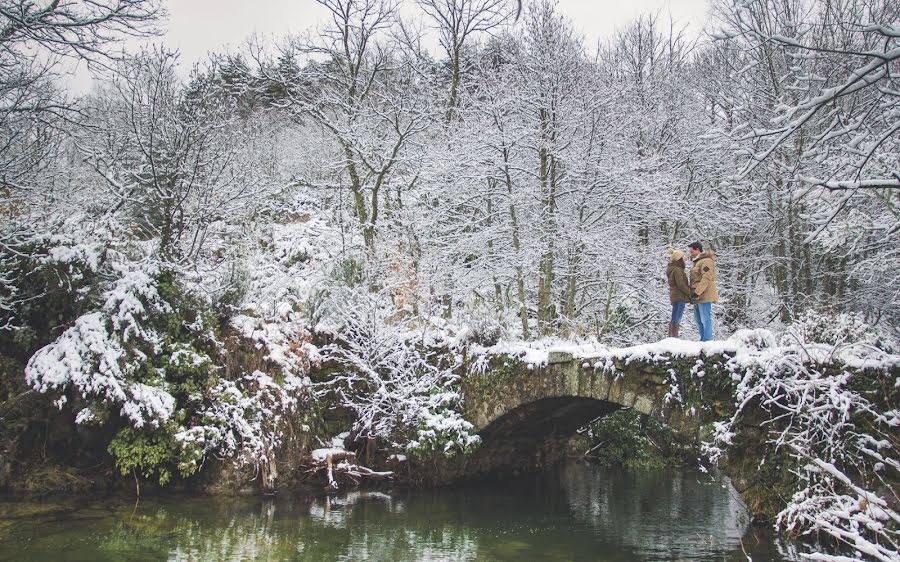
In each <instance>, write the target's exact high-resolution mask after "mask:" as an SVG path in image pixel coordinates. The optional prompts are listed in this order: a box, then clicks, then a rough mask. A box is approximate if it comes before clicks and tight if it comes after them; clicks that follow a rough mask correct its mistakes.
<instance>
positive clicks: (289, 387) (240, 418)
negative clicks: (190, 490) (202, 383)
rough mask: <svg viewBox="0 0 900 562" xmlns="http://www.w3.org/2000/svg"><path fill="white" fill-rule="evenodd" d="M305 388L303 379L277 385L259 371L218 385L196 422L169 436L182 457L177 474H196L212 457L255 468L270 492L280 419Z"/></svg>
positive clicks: (282, 434)
mask: <svg viewBox="0 0 900 562" xmlns="http://www.w3.org/2000/svg"><path fill="white" fill-rule="evenodd" d="M308 389H309V380H308V379H301V378H299V377H295V376H293V375H288V376H286V377H284V380H283V381H282V382H279V381H276V380H275V379H273V378H272V377H271V376H269V375H267V374H266V373H263V372H261V371H254V372H253V373H250V374H249V375H245V376H243V377H241V378H239V379H238V380H236V381H231V380H221V381H219V382H218V383H217V384H216V385H215V386H214V387H213V388H212V389H211V390H210V391H209V392H208V393H207V394H206V397H205V399H203V402H205V405H204V406H202V407H201V408H200V409H199V411H198V415H199V417H200V423H199V424H198V425H195V426H193V427H191V428H189V429H185V430H183V431H180V432H179V433H177V434H176V435H175V439H176V440H177V441H178V442H179V443H180V444H181V446H182V450H183V452H184V455H183V456H184V460H183V461H182V463H183V471H184V472H193V471H195V470H197V469H198V468H199V467H200V465H201V464H202V462H203V460H204V459H205V458H206V457H207V456H209V455H214V456H216V457H218V458H229V459H232V460H233V461H234V462H235V464H236V465H237V466H239V467H242V466H252V467H254V468H255V469H258V470H259V471H260V473H261V474H262V479H263V485H264V486H265V487H266V489H269V490H271V489H274V485H275V480H276V478H277V476H278V469H277V464H276V455H275V453H276V450H277V449H278V448H279V447H280V446H281V444H282V441H283V439H284V437H285V420H287V419H288V418H289V417H290V416H292V415H294V414H296V413H297V406H298V403H299V401H300V400H301V399H303V398H305V395H306V392H307V390H308ZM197 398H198V400H199V399H200V397H197Z"/></svg>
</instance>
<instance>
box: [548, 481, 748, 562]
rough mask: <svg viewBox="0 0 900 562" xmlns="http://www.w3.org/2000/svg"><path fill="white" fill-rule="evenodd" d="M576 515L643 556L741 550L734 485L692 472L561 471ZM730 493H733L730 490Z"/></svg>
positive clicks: (741, 513) (740, 513) (741, 521)
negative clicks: (732, 487) (724, 487)
mask: <svg viewBox="0 0 900 562" xmlns="http://www.w3.org/2000/svg"><path fill="white" fill-rule="evenodd" d="M560 478H561V482H562V483H563V487H564V489H565V493H566V496H567V498H568V502H569V505H570V508H571V509H572V511H573V512H574V514H575V516H576V517H577V518H578V519H579V520H580V521H583V522H585V523H587V524H589V525H590V526H591V527H593V528H594V529H595V532H596V533H598V534H600V535H601V536H603V537H604V538H606V539H607V540H609V541H610V542H613V543H621V544H622V545H623V546H627V547H630V548H633V549H634V550H635V552H637V553H638V554H640V555H641V556H642V557H647V556H654V555H655V556H659V557H661V558H671V556H673V555H674V556H685V555H689V556H691V557H696V556H704V555H707V554H713V553H716V552H722V551H726V552H727V551H731V550H733V549H740V539H741V536H742V535H743V534H744V531H745V530H746V528H747V517H746V515H745V510H744V508H743V506H742V505H741V503H740V501H739V500H738V499H737V493H736V492H734V490H723V486H728V487H730V484H728V483H727V482H725V481H724V480H722V479H716V480H715V481H713V480H711V479H710V478H709V477H708V476H703V475H699V474H696V473H691V472H687V471H684V472H683V471H658V472H657V471H647V472H635V471H621V470H617V469H598V468H595V467H588V466H584V465H578V464H570V465H567V466H566V467H565V468H564V469H563V470H562V471H561V475H560ZM728 491H730V492H731V493H728Z"/></svg>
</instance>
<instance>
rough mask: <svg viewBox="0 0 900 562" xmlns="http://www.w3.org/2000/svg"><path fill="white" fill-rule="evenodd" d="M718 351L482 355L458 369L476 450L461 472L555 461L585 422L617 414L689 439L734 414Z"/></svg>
mask: <svg viewBox="0 0 900 562" xmlns="http://www.w3.org/2000/svg"><path fill="white" fill-rule="evenodd" d="M735 351H736V350H735V349H732V348H731V347H730V346H729V345H727V342H709V343H708V344H699V343H697V342H683V341H680V340H663V342H660V343H659V344H655V345H654V346H640V347H636V348H626V349H620V350H605V351H601V352H595V353H590V352H588V353H573V352H571V351H546V352H542V353H537V354H535V353H529V352H521V353H516V352H510V353H502V354H496V355H484V356H480V357H478V358H476V359H474V360H471V361H469V362H468V364H467V375H466V376H465V377H464V379H463V384H462V391H463V405H464V413H465V416H466V419H468V420H469V421H471V422H472V423H473V424H474V425H475V430H476V431H477V432H478V433H479V434H480V435H481V438H482V444H481V446H480V447H479V448H478V449H477V450H476V451H475V453H474V454H472V455H467V459H466V461H465V464H466V466H465V467H464V469H463V470H464V472H465V475H466V476H477V475H480V474H486V473H490V472H497V471H499V472H504V471H506V470H529V469H533V468H537V467H540V466H543V465H546V464H549V463H552V462H555V461H557V460H559V459H560V458H562V456H564V454H565V453H566V449H567V446H568V443H569V440H570V438H571V437H572V436H574V435H575V434H576V432H577V430H578V429H579V428H581V427H584V426H586V425H587V424H589V423H590V422H591V421H592V420H594V419H596V418H598V417H601V416H604V415H607V414H609V413H611V412H614V411H616V410H618V409H621V408H631V409H634V410H636V411H638V412H640V413H641V414H643V415H646V416H650V417H652V418H654V419H656V420H658V421H660V422H662V423H664V424H666V425H668V426H670V427H672V428H673V429H674V430H675V431H676V432H678V433H680V434H682V435H684V436H686V437H689V438H694V439H699V438H702V437H704V434H705V432H706V430H707V429H708V427H709V425H710V424H711V423H712V422H714V421H717V420H721V419H723V418H725V417H726V416H728V415H730V413H731V412H732V411H733V403H734V398H733V392H734V385H735V384H736V383H735V382H734V381H733V379H732V373H731V370H730V369H728V367H727V365H728V361H729V359H731V358H732V357H733V356H734V354H735Z"/></svg>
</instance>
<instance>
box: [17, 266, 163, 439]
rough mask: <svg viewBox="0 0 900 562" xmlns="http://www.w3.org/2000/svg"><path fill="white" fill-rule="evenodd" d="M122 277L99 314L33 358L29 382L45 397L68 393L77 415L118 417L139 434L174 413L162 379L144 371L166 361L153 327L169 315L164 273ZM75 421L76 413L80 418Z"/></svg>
mask: <svg viewBox="0 0 900 562" xmlns="http://www.w3.org/2000/svg"><path fill="white" fill-rule="evenodd" d="M116 269H117V272H118V273H119V274H120V277H119V278H118V279H117V280H116V281H115V282H114V283H113V284H112V286H111V287H110V288H109V289H108V290H107V291H106V292H105V293H104V294H103V295H102V299H101V300H102V304H101V308H100V310H98V311H94V312H90V313H87V314H84V315H82V316H81V317H79V318H78V319H77V320H76V321H75V324H74V325H73V326H72V327H71V328H69V329H68V330H66V331H65V332H63V333H62V335H60V336H59V338H57V340H56V341H55V342H53V343H51V344H49V345H47V346H45V347H43V348H42V349H40V350H38V352H37V353H35V354H34V356H32V358H31V360H29V362H28V365H27V366H26V368H25V379H26V381H27V382H28V384H30V385H31V386H32V387H33V388H34V389H35V390H38V391H39V392H45V393H46V392H50V391H56V392H60V393H61V394H62V395H61V396H60V398H59V400H58V401H57V403H58V404H59V405H60V406H62V405H63V404H65V403H66V401H67V399H68V398H67V394H66V392H67V391H70V390H71V391H72V392H73V394H74V396H75V397H77V398H78V399H79V405H78V406H76V408H78V409H81V408H85V407H90V408H91V411H92V415H91V416H89V417H87V416H81V417H80V418H79V419H81V420H85V421H86V420H88V419H93V418H94V417H95V416H96V413H97V411H99V410H101V409H102V410H106V409H118V413H119V414H120V415H121V416H122V417H123V418H126V419H127V420H128V421H129V422H130V423H131V425H132V426H134V427H135V428H141V427H143V426H144V425H149V426H151V427H156V428H158V427H160V426H161V425H162V424H163V423H165V422H166V421H168V420H169V419H170V418H171V417H172V414H173V413H174V409H175V398H174V397H173V396H172V395H171V394H170V393H169V392H168V390H169V389H168V385H167V384H166V381H165V379H164V377H162V376H161V374H160V373H158V372H156V371H154V370H152V369H151V370H150V371H149V372H147V370H146V369H144V368H143V366H144V363H145V361H146V360H147V358H148V354H156V353H160V351H161V346H162V337H161V335H160V334H159V333H158V332H157V331H156V330H155V329H154V328H153V327H152V326H151V322H150V320H151V318H152V316H153V315H154V314H162V313H165V312H170V311H171V307H170V306H169V304H168V303H167V302H165V301H164V300H162V298H161V297H160V295H159V293H158V292H157V288H156V277H157V276H158V275H159V269H158V266H156V265H154V264H152V263H142V264H138V265H137V266H136V267H134V268H131V267H128V266H117V267H116ZM76 413H77V412H76Z"/></svg>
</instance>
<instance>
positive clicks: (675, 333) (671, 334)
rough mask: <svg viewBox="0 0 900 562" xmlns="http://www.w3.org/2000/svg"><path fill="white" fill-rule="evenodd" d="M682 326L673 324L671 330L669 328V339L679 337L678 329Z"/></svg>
mask: <svg viewBox="0 0 900 562" xmlns="http://www.w3.org/2000/svg"><path fill="white" fill-rule="evenodd" d="M680 325H681V324H674V323H673V324H669V326H671V328H669V337H671V338H677V337H678V327H679V326H680Z"/></svg>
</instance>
